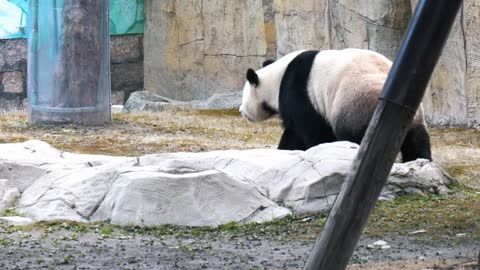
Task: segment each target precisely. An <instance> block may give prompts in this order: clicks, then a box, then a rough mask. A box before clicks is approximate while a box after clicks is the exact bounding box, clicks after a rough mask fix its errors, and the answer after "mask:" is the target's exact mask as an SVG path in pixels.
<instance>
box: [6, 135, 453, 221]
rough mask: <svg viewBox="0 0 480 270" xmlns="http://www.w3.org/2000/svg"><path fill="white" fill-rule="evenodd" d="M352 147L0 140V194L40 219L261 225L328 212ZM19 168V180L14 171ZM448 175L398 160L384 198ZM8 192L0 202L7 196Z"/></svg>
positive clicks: (442, 186)
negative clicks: (101, 149)
mask: <svg viewBox="0 0 480 270" xmlns="http://www.w3.org/2000/svg"><path fill="white" fill-rule="evenodd" d="M357 150H358V145H356V144H352V143H349V142H336V143H331V144H323V145H319V146H317V147H314V148H311V149H309V150H308V151H305V152H303V151H281V150H276V149H253V150H243V151H240V150H228V151H214V152H206V153H167V154H158V155H146V156H142V157H138V158H135V157H108V156H98V155H80V154H71V153H64V152H61V151H58V150H56V149H54V148H52V147H50V146H49V145H48V144H46V143H44V142H40V141H28V142H25V143H18V144H2V145H0V164H8V165H5V166H10V167H9V168H11V169H10V170H8V173H7V171H6V170H0V178H8V179H7V180H2V182H1V185H0V199H2V198H5V196H4V194H14V195H15V196H18V195H20V192H21V196H20V198H19V200H18V203H17V205H16V209H17V211H19V212H20V213H22V214H24V215H26V216H27V217H29V218H32V219H34V220H36V221H38V220H55V219H67V220H74V221H80V222H91V221H110V222H112V223H114V224H121V225H127V224H129V225H140V226H146V225H158V224H177V225H189V226H203V225H207V226H214V225H218V224H223V223H227V222H229V221H237V222H249V221H266V220H272V219H275V218H279V217H283V216H285V215H288V214H291V213H311V212H325V211H328V210H329V209H330V207H331V206H332V204H333V202H334V200H335V197H336V194H337V193H338V192H339V190H340V187H341V185H342V183H343V179H344V177H345V174H346V172H347V171H348V169H349V167H350V164H351V162H352V160H353V158H354V156H355V155H356V152H357ZM12 164H19V165H17V166H14V165H12ZM22 166H29V167H35V168H36V170H33V169H30V175H29V173H27V172H28V171H29V170H28V169H25V168H29V167H22ZM21 170H24V171H25V172H23V174H22V175H21V177H18V176H15V173H16V172H17V171H21ZM45 172H48V173H45ZM23 178H25V179H28V180H24V179H23ZM451 181H453V180H452V179H451V178H450V177H449V176H448V175H447V174H445V173H444V172H443V171H442V170H441V169H440V168H439V167H437V166H436V165H435V164H434V163H431V162H428V161H426V160H417V161H413V162H409V163H405V164H395V165H394V168H393V170H392V173H391V176H390V178H389V182H388V184H387V186H386V188H385V189H384V192H383V196H384V197H392V196H395V195H397V194H404V193H412V192H414V193H418V192H422V193H425V192H432V193H437V194H443V193H445V192H448V188H447V185H448V184H449V183H451ZM26 182H28V183H29V185H28V187H27V188H25V183H26ZM13 189H16V193H15V190H13ZM9 190H10V191H9ZM9 192H10V193H9ZM15 196H13V197H15ZM7 197H8V198H7V199H3V200H2V201H0V203H1V202H4V201H10V202H11V201H12V200H11V198H12V196H11V195H9V196H7Z"/></svg>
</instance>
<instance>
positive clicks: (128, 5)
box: [0, 0, 144, 39]
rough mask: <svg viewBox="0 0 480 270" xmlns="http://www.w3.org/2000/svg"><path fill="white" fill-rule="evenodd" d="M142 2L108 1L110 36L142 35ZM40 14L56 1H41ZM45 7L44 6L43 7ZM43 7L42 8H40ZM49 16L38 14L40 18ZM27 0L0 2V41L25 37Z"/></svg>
mask: <svg viewBox="0 0 480 270" xmlns="http://www.w3.org/2000/svg"><path fill="white" fill-rule="evenodd" d="M143 1H144V0H110V18H109V21H110V34H134V33H143V24H144V13H143V9H144V4H143V3H144V2H143ZM40 2H41V5H40V6H41V7H40V8H41V10H42V11H40V12H45V10H49V9H48V7H47V6H49V5H52V4H54V3H56V2H58V1H56V0H43V1H40ZM44 5H45V6H44ZM42 6H43V7H42ZM50 15H51V14H50V13H48V12H46V13H39V16H41V17H47V16H50ZM27 16H28V0H0V39H5V38H19V37H26V36H27V30H26V27H27Z"/></svg>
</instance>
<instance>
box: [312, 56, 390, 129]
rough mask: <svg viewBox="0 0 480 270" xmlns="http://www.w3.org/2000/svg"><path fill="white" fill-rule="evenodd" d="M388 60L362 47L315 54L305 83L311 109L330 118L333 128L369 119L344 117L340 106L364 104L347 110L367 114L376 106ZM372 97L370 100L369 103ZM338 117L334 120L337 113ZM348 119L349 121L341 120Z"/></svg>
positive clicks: (353, 116)
mask: <svg viewBox="0 0 480 270" xmlns="http://www.w3.org/2000/svg"><path fill="white" fill-rule="evenodd" d="M391 64H392V62H391V61H390V60H388V59H387V58H386V57H385V56H383V55H381V54H379V53H376V52H373V51H369V50H362V49H344V50H324V51H320V52H319V53H318V54H317V56H316V57H315V60H314V63H313V65H312V70H311V72H310V80H309V83H308V86H307V91H308V94H309V98H310V100H311V102H312V104H313V106H314V108H315V109H316V110H317V111H318V112H320V114H322V115H324V116H325V118H326V119H330V121H331V123H330V124H331V125H332V127H334V128H335V126H336V124H337V121H342V123H340V125H342V126H345V125H348V126H357V125H358V124H359V123H358V122H356V121H357V119H369V117H365V116H362V115H352V117H349V118H345V117H343V115H342V114H341V111H340V109H341V108H349V109H348V110H351V106H366V107H367V108H364V109H362V110H351V111H356V112H357V113H358V112H364V113H365V114H370V113H371V112H372V111H373V110H374V108H375V105H376V100H377V97H378V94H379V92H380V91H381V89H382V87H383V84H384V82H385V79H386V77H387V74H388V71H389V70H390V67H391ZM372 100H373V101H374V102H372ZM339 115H342V116H341V120H338V119H337V118H338V116H339ZM345 121H351V123H345Z"/></svg>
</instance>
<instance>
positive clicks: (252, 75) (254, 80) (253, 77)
mask: <svg viewBox="0 0 480 270" xmlns="http://www.w3.org/2000/svg"><path fill="white" fill-rule="evenodd" d="M247 81H248V82H249V83H250V84H253V85H255V86H258V85H259V84H260V80H259V79H258V75H257V73H256V72H255V70H253V69H251V68H249V69H248V70H247Z"/></svg>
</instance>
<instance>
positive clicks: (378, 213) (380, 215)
mask: <svg viewBox="0 0 480 270" xmlns="http://www.w3.org/2000/svg"><path fill="white" fill-rule="evenodd" d="M455 189H456V191H455V194H453V195H447V196H439V195H427V196H425V195H406V196H402V197H399V198H396V199H393V200H391V201H383V202H378V203H377V205H376V207H375V210H374V212H373V214H372V215H371V216H370V220H369V224H368V226H367V229H366V233H367V234H368V235H370V236H380V235H385V234H391V233H400V234H408V233H410V232H412V231H416V230H426V231H427V233H426V234H427V235H429V236H432V237H441V236H455V235H456V234H458V233H468V234H469V236H470V237H474V238H476V239H480V203H479V202H480V194H478V193H477V192H476V191H474V190H471V189H468V188H466V187H461V188H455Z"/></svg>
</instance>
